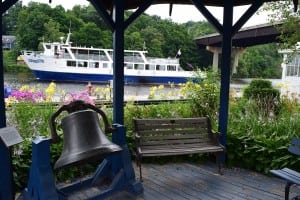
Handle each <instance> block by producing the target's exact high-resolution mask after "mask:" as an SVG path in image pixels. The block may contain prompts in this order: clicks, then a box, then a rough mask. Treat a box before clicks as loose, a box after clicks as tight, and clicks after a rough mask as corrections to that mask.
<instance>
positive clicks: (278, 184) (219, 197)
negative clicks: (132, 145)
mask: <svg viewBox="0 0 300 200" xmlns="http://www.w3.org/2000/svg"><path fill="white" fill-rule="evenodd" d="M133 167H134V169H135V172H136V176H137V177H138V175H139V173H138V169H137V168H136V165H135V164H133ZM142 170H143V182H142V184H143V187H144V192H143V194H141V195H139V196H134V195H132V194H130V193H128V192H126V191H120V192H117V193H115V194H113V195H111V196H110V197H107V198H106V200H282V199H284V187H285V181H284V180H282V179H279V178H277V177H273V176H265V175H262V174H260V173H256V172H253V171H250V170H245V169H238V168H223V171H224V174H223V175H220V174H219V173H218V168H217V166H216V164H215V163H205V164H195V163H193V164H191V163H167V164H163V165H159V164H153V163H146V164H145V163H144V164H143V166H142ZM98 193H101V190H100V189H99V188H90V189H89V190H87V191H76V192H75V193H74V194H72V196H70V198H68V199H72V200H73V199H78V200H82V199H88V198H90V197H93V196H95V195H96V194H98ZM297 194H298V195H299V194H300V187H299V186H292V187H291V192H290V197H291V198H292V197H294V196H296V195H297Z"/></svg>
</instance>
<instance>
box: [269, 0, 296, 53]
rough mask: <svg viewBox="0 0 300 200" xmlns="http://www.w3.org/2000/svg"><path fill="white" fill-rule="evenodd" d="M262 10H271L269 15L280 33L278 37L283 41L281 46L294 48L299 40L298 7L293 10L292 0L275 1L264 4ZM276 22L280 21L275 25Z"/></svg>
mask: <svg viewBox="0 0 300 200" xmlns="http://www.w3.org/2000/svg"><path fill="white" fill-rule="evenodd" d="M264 10H266V11H271V14H270V15H269V17H270V18H271V22H272V23H274V24H275V26H276V27H277V29H278V31H279V32H280V33H281V35H280V36H279V39H280V40H281V41H282V42H283V43H282V44H281V48H289V49H295V44H296V43H297V42H299V41H300V26H299V21H300V9H298V10H297V11H294V4H293V1H292V0H288V1H276V2H270V3H267V4H265V6H264ZM277 22H282V24H281V25H277V24H276V23H277Z"/></svg>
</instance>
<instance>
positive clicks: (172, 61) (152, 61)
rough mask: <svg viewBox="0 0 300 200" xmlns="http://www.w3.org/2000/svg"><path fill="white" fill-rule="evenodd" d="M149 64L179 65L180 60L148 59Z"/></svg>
mask: <svg viewBox="0 0 300 200" xmlns="http://www.w3.org/2000/svg"><path fill="white" fill-rule="evenodd" d="M147 60H148V62H149V63H155V64H179V60H178V59H176V58H151V57H149V58H147Z"/></svg>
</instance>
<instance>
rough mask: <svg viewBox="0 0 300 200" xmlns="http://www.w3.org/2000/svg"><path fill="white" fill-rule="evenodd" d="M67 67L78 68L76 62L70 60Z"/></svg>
mask: <svg viewBox="0 0 300 200" xmlns="http://www.w3.org/2000/svg"><path fill="white" fill-rule="evenodd" d="M67 66H68V67H76V61H73V60H68V61H67Z"/></svg>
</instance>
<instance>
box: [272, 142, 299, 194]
mask: <svg viewBox="0 0 300 200" xmlns="http://www.w3.org/2000/svg"><path fill="white" fill-rule="evenodd" d="M288 151H289V152H291V153H293V154H295V155H300V139H298V138H293V139H292V141H291V145H290V146H289V148H288ZM270 172H271V173H272V174H274V175H276V176H278V177H280V178H282V179H284V180H286V181H287V182H286V185H285V200H288V199H289V193H290V187H291V186H292V185H294V184H296V185H300V173H299V172H297V171H294V170H292V169H289V168H283V169H276V170H270ZM293 199H300V196H297V197H294V198H293Z"/></svg>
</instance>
